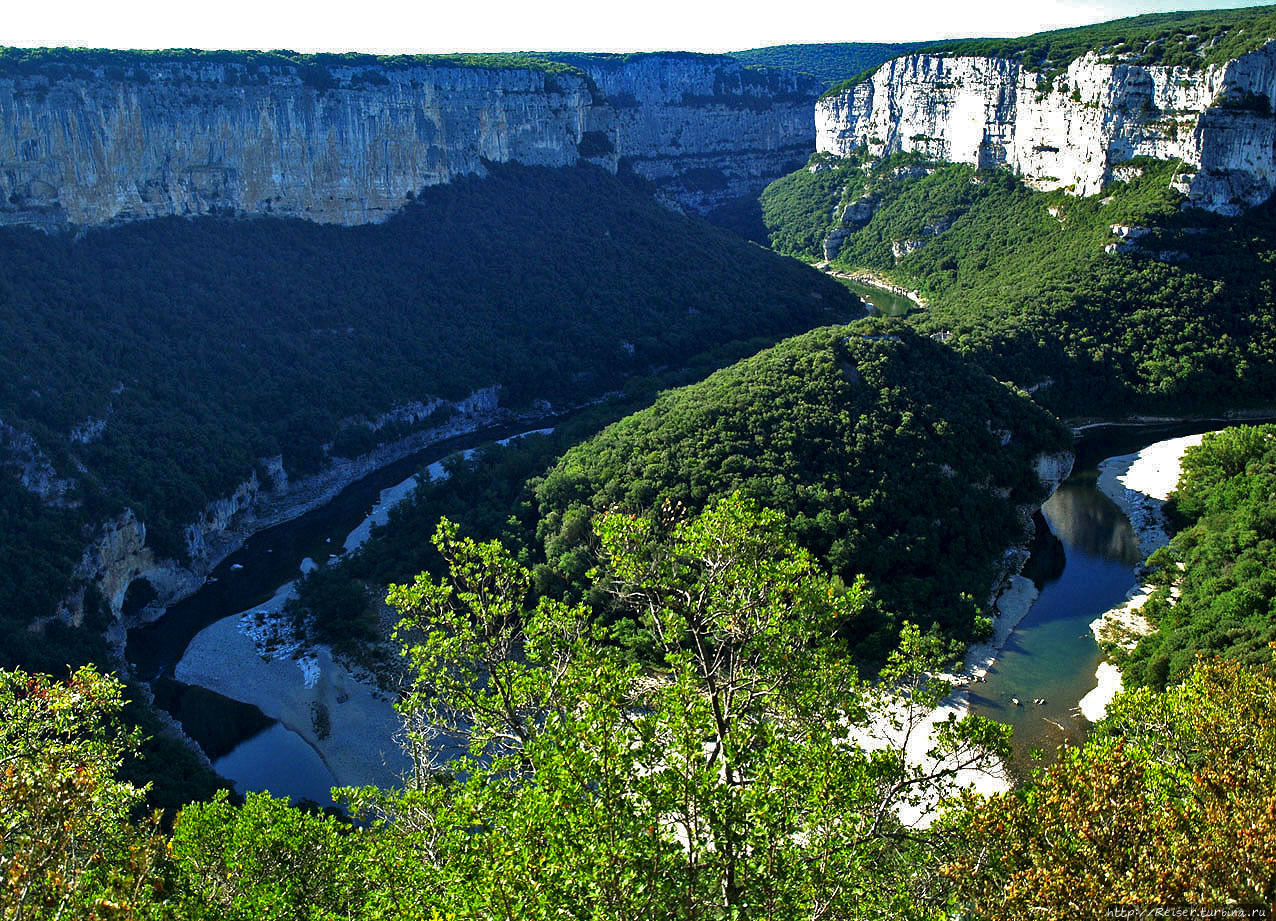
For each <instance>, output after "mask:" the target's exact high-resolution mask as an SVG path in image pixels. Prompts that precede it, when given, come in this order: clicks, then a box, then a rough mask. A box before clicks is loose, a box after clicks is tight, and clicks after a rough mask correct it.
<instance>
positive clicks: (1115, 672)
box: [1079, 434, 1203, 723]
mask: <svg viewBox="0 0 1276 921" xmlns="http://www.w3.org/2000/svg"><path fill="white" fill-rule="evenodd" d="M1202 437H1203V436H1202V435H1199V434H1198V435H1186V436H1184V437H1182V438H1170V439H1167V440H1165V441H1158V442H1156V443H1155V444H1150V445H1148V446H1147V447H1146V448H1144V449H1143V450H1141V451H1136V452H1135V453H1133V454H1123V455H1120V456H1118V457H1109V458H1108V459H1107V460H1105V461H1103V462H1102V463H1101V464H1099V489H1100V490H1101V491H1102V492H1103V494H1104V495H1105V496H1107V497H1108V498H1109V499H1111V500H1112V501H1113V502H1115V503H1116V504H1117V505H1118V506H1119V507H1120V508H1121V510H1122V511H1124V512H1125V514H1126V517H1128V518H1129V519H1130V524H1131V526H1132V527H1133V528H1134V533H1135V536H1136V537H1137V538H1138V541H1139V552H1140V553H1141V554H1142V556H1143V558H1144V559H1147V557H1148V556H1149V555H1150V554H1152V553H1153V552H1155V551H1156V550H1159V549H1160V548H1161V547H1164V546H1165V545H1166V544H1167V543H1169V536H1168V534H1167V533H1166V527H1165V517H1164V513H1163V506H1164V505H1165V500H1166V499H1167V498H1168V497H1169V495H1170V493H1171V492H1173V491H1174V487H1175V486H1177V485H1178V481H1179V474H1180V473H1181V472H1182V461H1183V452H1185V451H1186V450H1187V449H1188V448H1189V447H1192V446H1194V445H1198V444H1200V443H1201V438H1202ZM1148 591H1149V589H1148V587H1147V586H1146V585H1136V586H1135V587H1134V588H1133V589H1131V590H1130V594H1129V595H1128V596H1127V597H1126V600H1125V601H1124V602H1123V603H1122V604H1119V605H1117V606H1116V607H1114V608H1112V609H1111V610H1109V611H1105V612H1104V613H1103V614H1102V615H1101V616H1100V617H1098V618H1097V619H1096V620H1094V621H1093V622H1092V623H1091V624H1090V630H1091V632H1092V633H1094V635H1095V638H1096V639H1098V640H1099V641H1100V642H1110V643H1115V644H1117V645H1118V646H1124V647H1125V648H1127V649H1129V648H1133V646H1134V644H1135V643H1137V642H1138V639H1139V637H1140V636H1144V635H1146V634H1148V633H1151V632H1152V625H1151V624H1149V623H1148V621H1147V619H1146V618H1145V617H1143V616H1142V614H1140V613H1139V610H1140V608H1142V607H1143V604H1144V602H1146V601H1147V599H1148ZM1095 680H1096V682H1097V685H1098V686H1097V687H1096V688H1095V689H1094V690H1093V691H1091V692H1090V693H1088V694H1086V695H1085V697H1083V698H1082V699H1081V702H1080V704H1079V707H1080V709H1081V715H1082V716H1084V717H1085V718H1086V719H1088V720H1089V721H1090V722H1092V723H1094V722H1098V721H1099V720H1101V719H1102V718H1103V716H1104V714H1105V713H1106V712H1107V708H1108V704H1110V703H1111V702H1112V701H1113V699H1114V698H1115V697H1116V695H1117V694H1119V693H1121V671H1120V669H1118V668H1117V667H1116V666H1115V665H1113V664H1112V663H1110V662H1100V663H1099V668H1098V670H1097V671H1096V672H1095Z"/></svg>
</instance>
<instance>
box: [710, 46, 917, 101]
mask: <svg viewBox="0 0 1276 921" xmlns="http://www.w3.org/2000/svg"><path fill="white" fill-rule="evenodd" d="M931 44H932V43H928V42H822V43H820V44H812V45H770V46H768V47H766V48H750V49H749V50H747V51H733V52H731V57H733V58H736V59H737V60H740V61H743V62H744V63H746V64H749V65H752V66H760V67H782V68H784V69H785V70H793V71H797V72H798V73H804V74H810V75H811V76H813V77H815V78H816V79H817V80H819V81H820V83H821V84H822V85H821V87H820V88H821V89H827V88H828V87H830V86H832V85H833V84H834V83H837V82H838V81H839V80H843V79H845V78H846V76H847V74H857V73H860V72H861V71H864V70H866V69H868V70H875V69H876V68H877V67H878V65H880V64H883V63H885V62H886V61H889V60H890V59H891V58H896V57H899V56H900V55H901V54H912V53H914V52H917V51H920V50H921V49H922V48H927V47H930V46H931Z"/></svg>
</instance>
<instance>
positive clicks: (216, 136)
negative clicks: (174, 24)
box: [0, 60, 616, 226]
mask: <svg viewBox="0 0 1276 921" xmlns="http://www.w3.org/2000/svg"><path fill="white" fill-rule="evenodd" d="M132 71H133V73H132V75H131V76H127V75H124V74H122V73H116V74H114V75H108V74H106V73H105V71H104V69H103V68H98V69H97V71H96V73H95V74H93V75H92V76H89V75H87V74H86V75H82V76H76V77H60V78H58V79H56V80H55V81H54V82H52V83H50V80H49V78H47V77H44V76H29V75H14V74H0V224H40V225H45V226H58V225H64V224H74V225H93V224H102V223H106V222H110V221H114V220H120V219H128V218H139V217H157V216H164V215H182V214H204V213H208V212H211V211H220V212H227V211H230V212H235V213H247V214H276V215H283V216H289V217H301V218H307V219H309V220H314V221H319V222H322V223H339V224H359V223H367V222H370V221H378V220H384V219H385V218H386V217H388V216H389V215H391V214H393V213H394V212H395V211H397V210H399V208H401V207H402V205H403V203H404V201H405V198H406V196H407V195H408V194H409V193H411V192H415V191H417V190H419V189H421V188H423V187H425V186H430V185H436V184H439V183H444V182H448V181H450V180H451V179H453V178H455V177H457V176H461V175H465V174H471V173H480V174H481V173H482V172H483V171H484V166H483V162H484V161H485V160H486V161H492V162H498V163H501V162H506V161H511V160H513V161H518V162H521V163H526V164H530V165H536V166H569V165H572V164H574V163H576V162H578V161H579V160H580V159H581V155H580V153H579V151H578V146H579V144H580V143H581V141H582V139H583V138H584V137H585V136H586V134H587V133H590V132H599V134H598V135H595V137H599V136H601V137H609V136H611V135H612V134H613V131H614V129H613V126H612V123H611V116H610V111H609V110H607V109H606V108H605V107H599V106H597V105H596V104H595V100H594V95H593V92H592V90H591V88H590V87H589V85H588V81H587V80H585V79H584V78H583V77H580V76H573V75H570V74H560V75H554V76H552V77H550V76H547V75H546V74H544V73H542V72H541V71H538V70H530V69H528V70H519V69H486V68H476V67H459V66H456V67H449V66H430V67H424V66H416V67H384V68H376V69H370V68H367V67H333V68H331V69H330V70H329V71H328V72H329V74H330V77H331V80H332V81H333V82H335V84H336V85H335V86H332V87H328V88H323V89H320V88H318V87H317V86H314V85H307V84H306V83H305V82H303V79H302V75H301V74H300V72H299V71H298V69H297V68H295V67H293V68H289V67H286V66H283V65H273V66H263V67H256V66H252V65H247V64H242V63H226V62H221V63H213V62H202V63H193V62H188V61H180V60H169V61H159V62H156V63H147V64H139V65H137V66H136V67H134V68H132ZM370 75H371V76H370ZM312 82H313V81H312ZM596 146H597V145H596ZM603 146H604V147H605V146H606V145H603ZM590 159H593V160H595V162H600V163H601V164H602V165H603V166H605V167H608V168H610V169H611V170H612V171H613V172H614V171H615V168H616V162H615V156H614V155H609V154H605V153H604V154H601V155H600V156H598V157H591V158H590Z"/></svg>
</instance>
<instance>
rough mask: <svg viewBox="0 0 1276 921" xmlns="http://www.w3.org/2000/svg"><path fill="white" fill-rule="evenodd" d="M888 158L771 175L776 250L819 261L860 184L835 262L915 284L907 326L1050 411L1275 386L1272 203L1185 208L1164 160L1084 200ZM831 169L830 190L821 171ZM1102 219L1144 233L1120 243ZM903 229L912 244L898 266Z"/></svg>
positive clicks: (1168, 405)
mask: <svg viewBox="0 0 1276 921" xmlns="http://www.w3.org/2000/svg"><path fill="white" fill-rule="evenodd" d="M835 162H836V161H835ZM893 164H894V160H893V159H892V160H890V161H886V162H885V163H879V164H864V165H861V163H860V161H858V160H850V161H847V162H845V163H842V164H840V165H838V166H837V167H836V168H835V169H834V170H833V171H830V172H825V173H816V174H810V173H796V174H793V175H792V176H789V177H786V178H785V179H782V180H780V181H778V182H776V183H775V184H773V185H772V186H771V188H770V189H768V190H767V192H766V193H764V198H763V200H764V203H765V207H766V212H767V213H769V214H770V215H771V219H770V223H769V226H770V229H771V232H772V238H773V240H774V241H775V244H776V248H777V249H779V250H780V251H782V252H789V253H791V254H793V255H797V256H800V257H802V258H806V259H815V258H819V257H820V255H822V254H820V253H819V252H818V247H819V245H820V242H821V239H822V235H827V231H828V230H830V229H832V226H833V215H834V213H835V210H836V209H838V208H839V206H840V205H842V204H844V203H845V202H847V201H850V200H854V199H858V198H859V196H860V195H862V194H865V192H866V190H867V192H868V193H869V194H872V195H875V196H877V197H878V198H879V200H880V207H878V208H877V210H876V211H875V212H874V213H873V215H872V218H871V219H870V220H868V221H867V223H865V224H863V225H861V226H858V227H856V228H852V232H851V233H850V235H849V236H848V237H847V238H846V239H845V241H844V243H843V246H842V249H841V252H840V253H839V254H838V256H837V258H836V259H835V260H833V264H834V266H835V267H836V268H839V269H843V270H856V269H859V270H870V271H873V272H876V273H877V274H879V275H884V276H887V277H889V278H890V279H892V280H893V281H896V282H898V283H900V284H902V285H904V286H906V287H908V288H909V289H916V290H920V292H921V294H922V296H923V297H924V299H925V300H926V302H927V304H928V305H929V309H928V310H926V311H921V312H918V313H915V314H913V315H911V316H910V318H909V321H908V322H909V323H910V324H912V325H914V326H915V327H916V328H918V329H919V330H920V331H922V332H925V333H930V334H932V335H938V336H941V337H942V338H944V339H945V340H946V341H948V343H949V344H950V345H951V346H953V347H955V348H956V349H957V350H958V351H960V352H962V353H963V354H964V355H966V356H967V357H969V358H971V359H973V360H974V361H975V362H976V363H977V364H978V365H979V366H981V367H983V368H985V369H986V370H988V371H989V372H990V373H992V374H994V375H995V376H997V377H998V378H1001V379H1009V380H1012V381H1014V382H1015V383H1017V384H1019V385H1020V386H1022V387H1025V388H1032V389H1034V390H1036V394H1035V398H1036V399H1037V400H1038V401H1039V402H1041V403H1043V404H1044V405H1046V406H1047V407H1049V408H1050V409H1052V410H1054V411H1056V412H1060V413H1070V414H1098V413H1104V414H1113V413H1119V412H1130V411H1137V410H1160V411H1169V410H1174V411H1185V410H1197V411H1208V410H1210V409H1212V408H1216V407H1217V406H1219V405H1236V404H1238V403H1240V404H1244V403H1258V402H1261V401H1265V400H1266V399H1267V398H1268V395H1269V394H1270V393H1271V392H1272V390H1273V387H1276V366H1274V365H1273V362H1272V359H1271V356H1272V355H1273V354H1276V290H1274V289H1273V284H1272V277H1271V273H1270V272H1265V271H1257V270H1256V267H1257V268H1261V267H1263V266H1266V265H1268V264H1269V263H1271V262H1273V261H1274V260H1276V207H1273V206H1271V205H1267V206H1261V207H1259V208H1255V209H1252V210H1250V211H1249V212H1247V213H1246V214H1245V215H1244V216H1242V217H1240V218H1237V219H1234V220H1226V219H1222V218H1218V217H1216V216H1214V215H1210V214H1205V213H1202V212H1197V211H1192V210H1189V211H1181V210H1180V208H1179V205H1180V203H1181V198H1180V196H1179V195H1178V194H1177V193H1176V192H1174V191H1173V190H1171V189H1170V188H1169V187H1168V186H1169V181H1170V179H1171V177H1172V176H1173V175H1174V174H1175V173H1176V171H1177V169H1178V164H1175V163H1166V162H1159V161H1149V160H1140V161H1136V162H1134V163H1132V166H1134V167H1135V168H1137V169H1140V170H1142V175H1141V176H1136V177H1133V178H1131V179H1130V180H1129V181H1128V182H1113V183H1111V184H1110V185H1109V187H1108V188H1107V189H1105V190H1104V192H1105V194H1104V196H1103V197H1099V196H1093V197H1087V198H1076V197H1073V196H1070V195H1068V194H1066V193H1065V192H1062V191H1059V192H1048V193H1047V192H1037V191H1034V190H1032V189H1030V188H1028V187H1027V186H1026V185H1024V184H1023V183H1022V182H1021V181H1019V180H1017V179H1016V178H1014V177H1013V176H1012V175H1011V174H1010V173H1009V172H1006V171H977V170H975V169H974V168H973V167H970V166H964V165H955V164H954V165H946V166H937V167H930V168H928V169H930V170H931V171H930V172H929V174H925V173H924V172H923V171H922V170H917V169H910V168H909V167H908V165H907V164H903V163H901V164H899V165H898V166H897V165H893ZM914 165H918V164H914ZM837 173H842V174H844V176H845V182H844V185H843V186H842V187H841V188H839V186H838V182H839V181H841V179H840V177H839V178H830V180H828V181H825V180H823V179H821V177H824V176H830V177H834V176H835V174H837ZM1051 209H1053V211H1054V214H1052V213H1051ZM1114 225H1119V226H1125V227H1135V228H1145V229H1146V230H1147V232H1146V233H1145V234H1144V235H1142V236H1140V237H1138V238H1137V239H1136V240H1133V241H1125V242H1122V241H1121V240H1120V238H1118V237H1116V236H1115V235H1114V234H1113V231H1112V227H1113V226H1114ZM898 241H915V242H917V243H920V244H921V246H920V247H919V248H917V249H916V250H915V251H913V252H910V253H908V254H906V255H903V256H901V257H900V258H898V260H897V259H896V257H895V255H894V253H893V252H892V244H894V243H896V242H898ZM1114 243H1115V244H1117V245H1118V246H1120V247H1122V248H1121V249H1120V251H1117V252H1111V253H1109V252H1105V247H1107V246H1109V245H1112V244H1114Z"/></svg>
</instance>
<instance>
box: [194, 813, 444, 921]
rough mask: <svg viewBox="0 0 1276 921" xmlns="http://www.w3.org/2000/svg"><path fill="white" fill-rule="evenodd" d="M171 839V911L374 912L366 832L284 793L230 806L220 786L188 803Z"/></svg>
mask: <svg viewBox="0 0 1276 921" xmlns="http://www.w3.org/2000/svg"><path fill="white" fill-rule="evenodd" d="M171 847H172V856H173V860H174V863H175V864H176V865H177V867H178V868H179V877H178V884H179V887H180V892H181V899H180V901H179V904H180V908H179V909H178V912H177V915H178V916H179V917H181V918H184V919H189V921H196V919H200V921H202V919H208V921H311V919H313V921H319V919H335V918H371V917H375V916H371V915H367V914H363V913H362V909H363V906H364V905H365V904H366V902H367V901H368V897H369V890H370V889H371V888H372V886H371V884H370V882H369V880H367V879H366V874H367V873H368V872H369V871H370V870H371V869H372V868H371V867H370V866H369V863H370V858H371V857H372V856H373V855H372V853H370V848H369V846H368V842H367V841H366V836H365V835H363V834H361V833H360V831H359V830H357V829H352V828H350V827H349V826H348V825H346V824H345V823H343V822H339V821H337V820H336V819H334V818H332V817H324V816H318V815H315V814H313V813H309V812H303V811H301V810H298V809H295V808H292V807H290V806H289V805H288V800H286V799H283V800H279V799H272V798H271V797H270V796H269V795H266V794H250V795H249V796H248V799H247V801H246V802H245V803H244V804H243V805H242V806H233V805H231V804H230V803H229V802H228V800H227V798H226V795H225V794H224V793H223V794H219V795H218V796H216V797H215V798H214V799H213V800H212V801H211V802H207V803H195V804H192V805H190V806H187V807H186V808H185V809H183V810H182V811H181V814H180V815H179V816H178V818H177V821H176V823H175V826H174V830H173V839H172V845H171ZM422 896H424V893H422ZM425 904H426V900H425V899H424V898H422V909H421V912H422V914H420V915H417V917H427V916H426V915H425V914H424V912H425V910H426V908H425ZM395 917H400V916H395ZM403 917H410V916H403Z"/></svg>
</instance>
